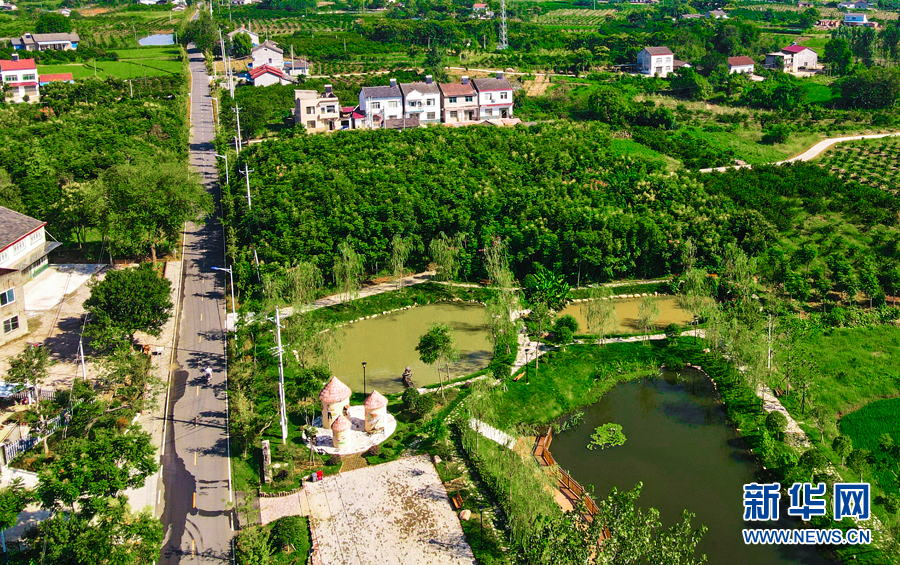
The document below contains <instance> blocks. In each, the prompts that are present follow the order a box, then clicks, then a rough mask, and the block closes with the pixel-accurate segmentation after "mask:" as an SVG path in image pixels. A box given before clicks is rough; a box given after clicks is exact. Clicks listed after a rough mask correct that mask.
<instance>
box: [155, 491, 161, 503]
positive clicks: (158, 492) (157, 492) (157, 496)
mask: <svg viewBox="0 0 900 565" xmlns="http://www.w3.org/2000/svg"><path fill="white" fill-rule="evenodd" d="M161 496H162V491H161V490H158V491H156V504H159V499H160V497H161Z"/></svg>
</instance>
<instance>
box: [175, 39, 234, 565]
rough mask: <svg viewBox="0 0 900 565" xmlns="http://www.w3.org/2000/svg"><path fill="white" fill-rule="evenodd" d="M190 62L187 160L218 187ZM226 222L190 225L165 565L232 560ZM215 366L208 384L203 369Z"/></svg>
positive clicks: (206, 110) (207, 116) (208, 116)
mask: <svg viewBox="0 0 900 565" xmlns="http://www.w3.org/2000/svg"><path fill="white" fill-rule="evenodd" d="M188 56H189V58H190V70H191V92H192V94H191V125H192V127H191V140H190V164H191V167H192V168H193V169H194V170H195V171H196V172H198V173H199V174H200V175H201V180H202V182H203V184H204V186H205V187H206V189H207V190H208V191H210V192H212V193H213V194H214V195H215V194H217V192H218V191H217V190H216V188H217V186H218V184H217V182H218V181H217V178H218V172H217V168H216V163H215V159H216V158H215V150H214V146H213V138H214V136H215V122H214V120H213V114H212V99H211V98H210V96H209V77H208V76H207V73H206V64H205V62H204V59H203V55H202V54H201V53H200V52H199V51H198V50H197V49H196V48H194V47H193V45H191V46H190V48H189V49H188ZM223 249H224V247H223V241H222V224H221V220H220V218H219V217H215V216H211V217H209V218H208V219H207V222H206V223H205V224H197V223H189V224H187V225H186V226H185V234H184V252H183V261H184V269H183V277H184V279H183V282H182V298H181V300H182V308H181V312H180V313H176V315H179V314H180V318H179V319H178V321H177V323H178V343H177V353H176V357H175V362H176V367H175V368H174V370H173V372H172V377H171V381H170V383H169V394H168V397H167V398H168V405H167V407H166V410H167V422H166V431H165V434H166V435H165V441H164V443H163V454H162V465H163V485H164V493H165V495H164V507H163V512H162V522H163V527H164V528H165V536H166V537H165V541H164V543H163V548H162V554H161V558H160V560H159V563H160V565H174V564H177V563H185V564H189V563H191V564H192V563H220V564H225V563H231V558H232V556H231V540H232V537H233V536H234V531H233V524H232V518H233V510H231V502H232V500H233V497H232V489H231V472H230V465H229V458H228V455H229V449H230V446H229V444H228V442H229V438H228V405H227V397H226V384H227V380H226V368H227V366H226V360H225V346H224V341H223V340H224V337H225V333H224V326H225V315H224V314H225V303H224V296H225V293H224V290H225V289H224V281H225V277H224V276H223V275H222V274H221V273H220V274H218V276H217V273H216V272H215V271H212V270H211V267H213V266H223V259H224V251H223ZM206 367H211V368H212V369H213V371H214V373H213V377H212V379H211V381H210V383H209V384H207V383H206V379H205V377H204V376H203V370H204V369H205V368H206Z"/></svg>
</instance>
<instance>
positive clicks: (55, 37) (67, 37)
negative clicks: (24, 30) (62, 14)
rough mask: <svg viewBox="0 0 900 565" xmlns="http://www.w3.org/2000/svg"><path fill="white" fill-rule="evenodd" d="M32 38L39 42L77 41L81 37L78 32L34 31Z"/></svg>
mask: <svg viewBox="0 0 900 565" xmlns="http://www.w3.org/2000/svg"><path fill="white" fill-rule="evenodd" d="M31 38H32V39H34V40H35V41H36V42H38V43H58V42H60V41H71V42H72V43H77V42H78V40H79V39H80V38H79V37H78V34H77V33H32V34H31Z"/></svg>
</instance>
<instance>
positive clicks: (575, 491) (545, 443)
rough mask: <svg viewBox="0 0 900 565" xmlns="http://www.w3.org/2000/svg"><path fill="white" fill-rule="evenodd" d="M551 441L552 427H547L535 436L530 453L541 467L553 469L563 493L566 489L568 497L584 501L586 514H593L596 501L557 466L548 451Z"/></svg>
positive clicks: (594, 513)
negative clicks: (542, 432)
mask: <svg viewBox="0 0 900 565" xmlns="http://www.w3.org/2000/svg"><path fill="white" fill-rule="evenodd" d="M552 441H553V428H547V432H546V433H544V434H541V435H539V436H538V437H537V441H535V442H534V449H533V450H532V453H533V454H534V456H535V457H536V458H537V460H538V462H539V463H540V464H541V466H542V467H551V468H554V469H555V474H556V481H557V483H558V484H559V488H560V490H561V491H563V494H564V495H565V494H566V491H568V493H569V494H570V495H571V497H570V498H573V499H575V500H580V501H582V502H584V505H585V507H586V508H587V511H588V514H589V515H590V516H592V517H593V516H595V515H596V514H597V513H598V512H599V511H600V509H599V508H598V507H597V503H596V502H594V499H592V498H591V497H590V495H588V494H587V492H586V491H585V490H584V487H583V486H581V485H580V484H579V483H578V481H576V480H575V479H573V478H572V475H570V474H569V473H567V472H565V471H563V470H562V469H561V468H560V467H559V464H558V463H557V462H556V459H554V458H553V454H552V453H550V442H552Z"/></svg>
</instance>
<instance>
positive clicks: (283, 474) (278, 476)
mask: <svg viewBox="0 0 900 565" xmlns="http://www.w3.org/2000/svg"><path fill="white" fill-rule="evenodd" d="M287 478H288V470H287V469H278V471H277V472H276V473H275V480H276V481H286V480H287Z"/></svg>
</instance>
